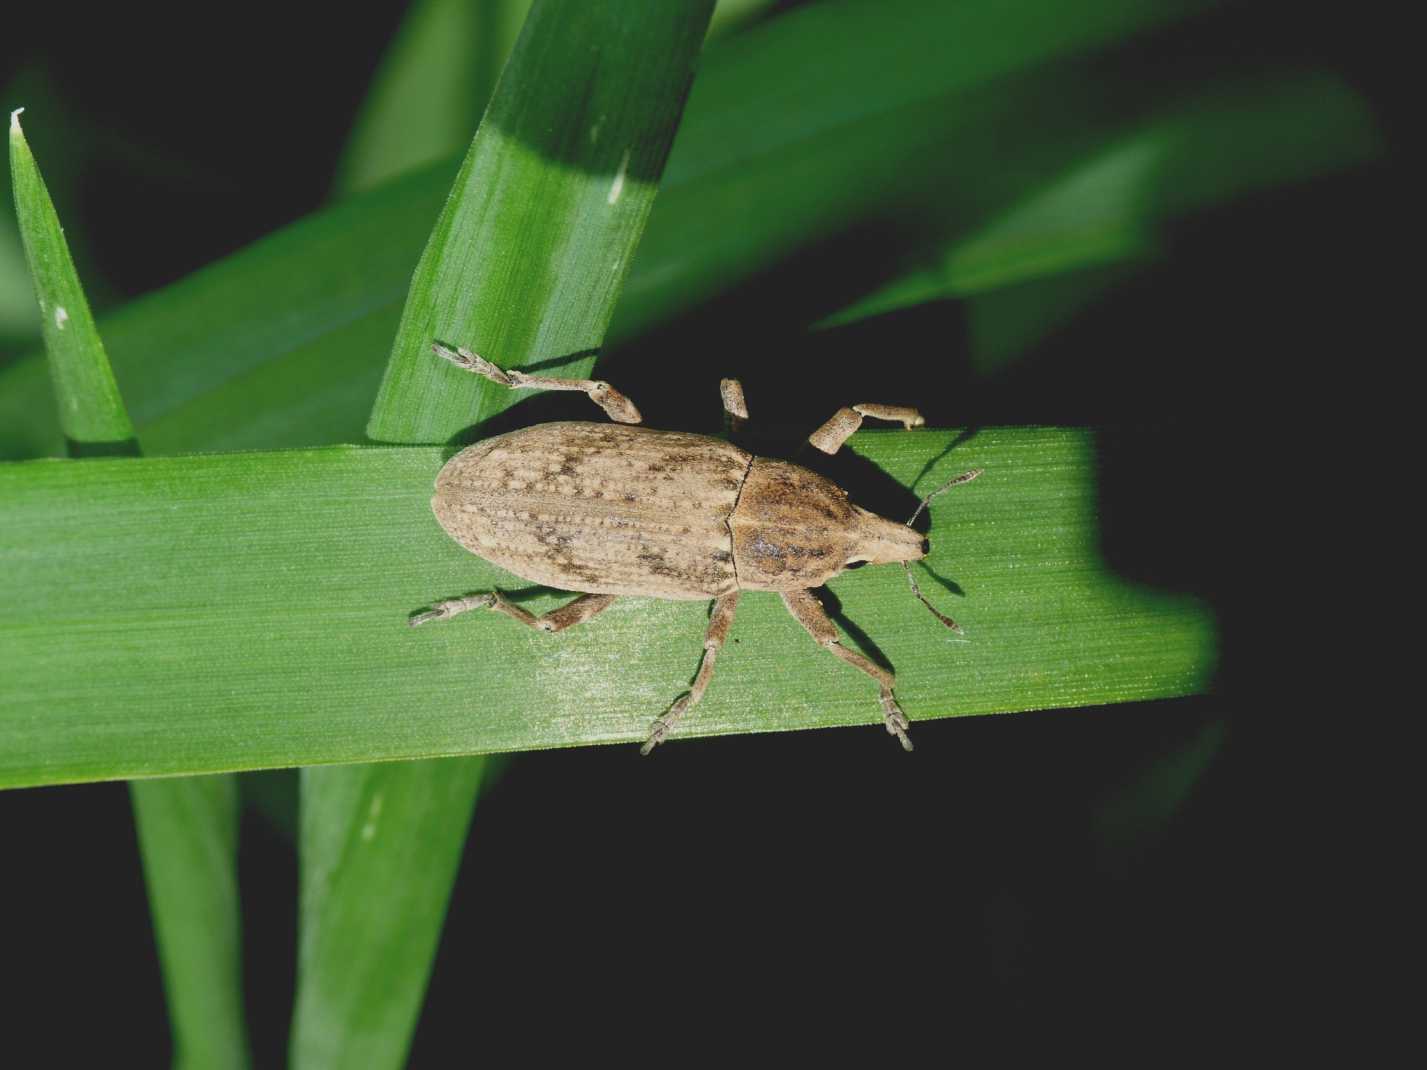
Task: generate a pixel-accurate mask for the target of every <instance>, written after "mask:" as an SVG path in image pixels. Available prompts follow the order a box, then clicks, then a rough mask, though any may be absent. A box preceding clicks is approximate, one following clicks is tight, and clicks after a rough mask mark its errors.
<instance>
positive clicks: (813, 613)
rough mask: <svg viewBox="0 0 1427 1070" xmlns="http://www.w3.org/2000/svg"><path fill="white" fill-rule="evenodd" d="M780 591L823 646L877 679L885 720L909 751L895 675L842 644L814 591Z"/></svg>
mask: <svg viewBox="0 0 1427 1070" xmlns="http://www.w3.org/2000/svg"><path fill="white" fill-rule="evenodd" d="M778 593H779V594H780V595H782V597H783V604H784V605H785V606H787V607H788V612H789V613H791V614H792V615H793V617H794V619H796V620H797V622H798V623H799V624H801V625H802V626H803V627H804V628H805V629H807V632H808V634H809V635H811V636H812V637H813V639H814V640H816V642H817V644H818V645H819V646H820V647H822V648H823V649H824V650H826V651H828V653H830V654H833V655H835V656H837V657H839V658H841V659H842V660H843V661H845V662H847V663H848V664H849V665H851V666H852V667H853V668H855V669H860V670H861V671H862V672H865V673H866V674H867V675H868V676H870V677H872V679H874V680H876V681H877V686H878V687H879V688H880V689H881V701H882V723H883V724H884V725H885V726H886V729H887V733H888V734H889V735H893V736H896V737H897V741H898V742H899V743H901V744H902V749H903V750H907V751H910V750H911V749H912V741H911V739H910V738H909V737H908V735H907V730H908V729H909V728H911V726H912V723H911V721H909V720H907V715H906V714H905V713H903V712H902V708H901V707H900V706H898V705H897V700H896V699H895V698H894V697H893V695H892V688H893V687H894V686H895V685H896V677H895V676H893V674H892V673H890V672H888V671H887V670H886V669H884V668H882V666H880V665H878V664H877V663H876V662H875V661H873V660H872V659H871V658H868V657H865V656H864V655H862V654H859V653H858V652H857V651H855V650H849V649H848V648H847V647H845V646H843V645H842V642H841V640H840V639H839V638H838V634H837V626H836V625H834V624H833V622H832V620H831V619H830V618H829V617H828V615H827V610H825V609H823V605H822V603H821V602H819V601H818V598H817V595H815V594H813V592H812V591H809V590H802V591H779V592H778Z"/></svg>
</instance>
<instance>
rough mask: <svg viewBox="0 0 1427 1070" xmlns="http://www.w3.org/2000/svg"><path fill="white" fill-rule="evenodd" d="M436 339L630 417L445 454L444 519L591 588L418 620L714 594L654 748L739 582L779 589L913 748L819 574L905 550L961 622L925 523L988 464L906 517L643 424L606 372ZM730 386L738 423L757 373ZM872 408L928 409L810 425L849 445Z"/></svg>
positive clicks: (855, 414) (697, 693)
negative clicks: (746, 386) (502, 360)
mask: <svg viewBox="0 0 1427 1070" xmlns="http://www.w3.org/2000/svg"><path fill="white" fill-rule="evenodd" d="M432 348H433V349H434V350H435V352H436V354H437V355H438V356H440V357H444V358H445V359H446V360H449V361H450V362H451V363H452V364H455V365H456V366H457V367H458V368H462V369H464V370H465V371H469V372H474V373H475V374H477V375H481V376H484V377H485V378H487V379H490V380H491V381H492V382H496V383H499V384H500V385H501V386H506V387H510V388H511V389H513V390H525V389H535V390H579V391H583V392H584V393H585V394H587V395H589V397H590V400H592V401H593V402H595V404H597V405H599V406H600V408H602V409H604V411H605V412H606V413H608V414H609V416H610V417H611V419H613V420H615V421H616V423H614V424H597V423H582V422H563V423H547V424H537V425H536V426H534V427H528V428H525V429H523V430H520V431H512V432H510V433H508V434H504V435H497V436H495V437H494V438H489V439H486V440H485V441H484V442H480V443H477V444H476V445H474V446H470V447H468V448H466V449H464V450H462V451H461V452H460V453H458V454H456V456H454V457H452V458H451V460H450V461H448V462H447V463H446V466H445V467H444V468H442V469H441V473H440V474H439V475H438V476H437V477H436V495H435V497H433V498H432V499H431V508H432V510H433V511H434V512H435V514H436V519H437V520H438V521H439V522H440V524H441V526H442V527H443V528H445V529H446V532H447V534H449V535H450V536H451V537H452V538H453V539H455V540H456V541H457V542H459V543H460V544H461V545H462V546H464V547H465V548H466V549H467V550H470V551H471V552H472V553H474V554H477V555H479V556H481V557H483V558H485V559H486V560H487V561H490V562H492V563H493V564H496V565H499V566H500V567H501V568H504V569H506V570H507V571H509V572H513V573H515V574H516V575H517V576H521V577H523V578H524V579H527V580H530V581H531V582H532V583H538V584H542V585H544V586H548V587H554V588H558V589H560V590H566V591H573V592H577V593H579V595H580V596H579V597H578V598H576V599H575V600H574V601H573V602H570V603H568V604H566V605H564V606H562V607H560V608H559V609H555V610H552V611H550V612H549V613H546V614H545V615H544V616H541V617H536V616H534V615H532V614H530V613H528V612H526V611H525V610H524V609H521V608H520V607H519V606H517V605H514V604H512V603H510V602H509V601H507V600H506V599H505V598H503V597H502V596H501V594H500V593H499V592H498V591H492V592H489V593H485V594H474V595H468V596H466V597H464V598H452V599H448V600H446V601H443V602H437V603H435V604H434V605H433V606H432V608H431V609H430V610H428V611H427V612H424V613H418V614H417V615H416V616H414V617H412V618H411V619H410V623H411V624H413V625H417V624H425V623H427V622H428V621H433V620H449V619H450V618H451V617H454V616H456V615H457V614H458V613H464V612H466V611H467V610H469V609H494V610H497V611H499V612H501V613H504V614H505V615H506V616H508V617H513V618H514V619H515V620H518V621H520V623H522V624H525V625H527V626H529V627H531V628H536V629H539V630H540V631H545V632H558V631H561V630H563V629H565V628H568V627H570V626H571V625H574V624H579V623H581V622H583V621H587V620H589V619H590V618H591V617H593V616H594V615H595V614H596V613H599V612H600V611H601V610H603V609H605V608H606V607H607V606H608V605H610V603H612V602H613V601H614V600H615V599H616V598H618V597H619V596H620V595H636V596H643V597H647V598H670V599H704V598H711V599H713V610H712V612H711V614H710V617H709V626H708V632H707V634H706V635H705V637H704V654H703V660H702V662H701V663H700V664H699V671H698V675H697V676H695V677H694V682H693V685H692V686H691V687H690V688H689V690H688V691H687V692H685V693H684V694H683V695H681V696H680V697H679V698H678V699H677V700H676V701H675V702H674V704H673V705H672V706H670V707H669V710H668V712H666V713H665V714H664V715H663V716H662V717H658V718H656V719H655V721H654V724H653V726H652V728H651V729H650V731H649V738H648V739H647V740H646V741H645V743H644V746H643V748H642V750H643V753H645V754H648V753H649V752H650V751H652V750H653V749H654V748H655V747H656V746H657V745H658V744H660V743H662V742H663V741H664V739H665V738H666V737H667V736H668V735H669V733H670V731H671V730H672V729H673V728H674V726H675V724H677V723H678V721H679V718H680V717H682V716H683V715H684V714H685V713H686V712H688V710H689V708H690V707H692V706H694V705H696V704H697V703H698V701H699V699H700V698H702V697H703V694H704V689H705V688H706V687H708V683H709V678H710V677H711V676H712V675H713V667H714V660H715V659H716V658H717V657H718V652H719V649H720V648H721V647H722V646H723V643H724V640H725V639H726V638H727V637H728V632H729V628H730V627H731V626H732V624H733V611H734V607H735V606H736V605H737V604H738V596H739V594H740V593H741V592H743V591H777V592H778V594H779V595H780V596H781V597H782V599H783V604H784V605H785V606H787V607H788V611H789V612H790V613H792V614H793V616H794V617H795V618H797V621H798V623H799V624H801V625H802V626H803V627H804V628H806V629H807V631H808V634H810V635H811V636H812V637H813V638H814V639H815V640H816V641H817V642H818V644H819V645H820V646H822V647H824V648H826V649H827V650H828V651H830V652H831V653H832V654H835V655H836V656H837V657H839V658H841V659H842V660H843V661H845V662H847V663H848V664H849V665H852V666H854V667H855V668H857V669H860V670H861V671H862V672H864V673H866V674H867V675H868V676H870V677H872V679H874V680H875V681H877V685H878V687H879V688H880V689H881V699H882V718H883V722H884V723H885V725H886V728H887V731H888V732H889V733H891V734H892V735H894V736H896V737H897V739H898V740H900V741H901V744H902V746H903V747H904V748H905V749H907V750H911V749H912V741H911V740H910V739H909V738H908V737H907V729H908V728H909V727H910V722H909V721H908V720H907V716H906V714H904V713H903V712H902V710H901V707H899V706H898V705H897V700H896V699H895V698H894V697H893V696H892V686H893V683H894V680H893V675H892V673H891V672H889V671H887V670H886V669H884V668H882V667H881V666H880V665H878V664H877V663H875V662H874V661H872V660H871V659H869V658H867V657H864V656H863V655H862V654H859V653H858V652H856V651H855V650H849V649H848V648H847V647H845V646H843V645H842V644H841V642H839V640H838V633H837V629H836V628H835V627H834V626H833V623H832V621H831V620H829V619H828V615H827V612H826V611H825V610H824V609H823V607H822V603H821V602H819V601H818V599H817V597H816V596H815V595H814V594H813V589H814V588H816V587H820V586H822V584H824V583H826V582H827V581H828V580H829V579H831V578H832V577H833V576H836V575H837V574H838V573H840V572H841V571H842V570H843V569H845V568H847V567H848V566H850V565H855V564H858V563H862V562H867V563H871V564H889V563H892V562H898V563H900V564H902V565H903V566H904V567H905V568H906V569H907V580H908V582H909V583H911V586H912V592H913V593H914V594H915V595H916V596H917V598H918V599H919V600H920V601H921V602H923V603H924V604H925V605H926V606H927V608H928V609H931V611H932V612H933V613H934V614H935V615H936V617H937V619H938V620H940V621H941V622H942V623H943V624H945V625H946V626H947V627H949V628H952V629H954V630H956V631H958V632H959V631H960V630H961V629H960V628H959V627H957V625H956V623H955V622H954V621H953V620H952V619H951V618H950V617H947V616H945V615H944V614H942V613H940V612H938V611H937V610H936V609H935V608H933V607H932V605H931V603H930V602H927V600H926V598H925V597H923V596H922V593H921V591H920V590H918V589H917V585H916V581H915V580H914V579H913V578H912V573H911V567H910V563H911V562H913V561H917V560H920V559H921V558H923V557H925V556H926V554H927V552H928V550H929V549H930V546H929V545H928V543H927V540H926V539H924V538H923V537H922V536H921V535H920V534H918V533H917V532H916V531H915V530H914V529H913V528H912V523H913V521H915V520H916V518H917V516H918V515H920V513H921V511H922V509H924V508H925V507H926V505H927V503H928V502H930V501H931V499H932V498H934V497H936V495H938V494H940V493H941V492H942V491H944V490H946V489H948V488H949V487H953V486H956V485H957V484H960V483H967V482H970V481H971V480H973V479H975V478H976V477H977V476H978V475H980V474H981V470H980V469H976V470H974V471H971V472H967V473H965V474H963V475H960V476H957V477H956V478H955V479H952V480H950V481H949V482H947V483H945V484H943V485H942V486H941V487H939V488H938V489H937V490H936V491H934V492H932V493H931V494H929V495H928V496H927V497H926V498H924V499H922V502H921V504H920V505H919V506H917V510H916V512H915V513H913V514H912V518H911V519H910V520H908V521H907V522H906V523H905V524H898V523H896V522H895V521H892V520H887V519H885V518H883V517H880V516H877V515H876V514H875V513H870V512H868V511H867V510H865V509H861V508H859V507H858V506H856V505H853V504H852V502H851V501H849V500H848V496H847V492H846V491H844V490H843V489H842V488H841V487H839V486H838V485H837V484H836V483H833V482H832V481H831V480H829V479H826V478H824V477H823V476H820V475H818V474H817V473H815V472H812V471H809V470H808V469H806V468H802V467H800V466H798V465H796V464H791V463H789V462H787V461H778V460H771V459H769V458H766V457H755V456H753V455H752V454H750V453H747V452H745V451H744V450H741V449H739V448H738V447H737V446H734V445H732V444H731V443H729V442H725V441H723V440H722V439H717V438H709V437H708V436H706V435H694V434H686V433H683V432H679V431H654V430H651V429H649V428H646V427H634V426H629V425H631V424H638V423H639V422H640V419H641V418H640V415H639V410H638V409H637V408H635V406H634V404H633V403H632V402H631V401H630V400H629V399H628V398H626V397H625V396H624V395H623V394H621V393H620V392H619V391H617V390H615V389H614V388H613V387H612V386H610V385H609V384H608V383H605V382H601V381H599V380H592V379H551V378H545V377H542V376H536V375H527V374H525V373H524V372H519V371H503V370H502V369H500V368H498V367H496V365H494V364H492V363H491V362H490V361H488V360H485V359H483V358H482V357H478V356H476V354H474V353H472V352H470V351H468V350H466V349H452V348H450V347H448V346H445V345H442V344H440V343H436V344H435V345H433V346H432ZM721 393H722V395H723V406H724V411H725V413H726V414H727V416H728V418H729V421H730V423H731V426H732V427H733V428H734V429H737V428H738V427H739V426H741V424H742V421H744V420H746V419H748V409H747V407H746V405H745V404H744V400H743V388H742V386H740V385H739V383H738V381H737V380H736V379H725V380H723V382H722V384H721ZM864 416H872V417H876V418H878V419H882V420H896V421H900V422H901V424H902V425H903V427H906V428H909V429H910V428H913V427H920V426H921V425H922V424H923V423H924V422H925V421H924V420H923V419H922V416H921V414H920V413H918V412H917V410H916V409H911V408H905V407H903V406H898V405H875V404H861V405H853V406H851V407H849V408H844V409H840V410H839V411H838V412H837V413H836V414H835V415H834V416H833V417H832V419H830V420H828V421H827V423H825V424H823V425H822V427H820V428H818V429H817V430H816V431H814V432H813V433H812V434H811V435H810V436H808V441H809V442H810V443H811V444H812V445H813V446H814V447H816V448H817V449H819V450H821V451H822V452H824V453H829V454H831V453H836V452H837V450H838V449H839V448H840V447H841V446H842V444H843V442H845V441H846V440H847V438H848V436H850V435H851V434H852V433H853V432H854V431H856V430H857V429H858V427H860V426H861V424H862V418H863V417H864Z"/></svg>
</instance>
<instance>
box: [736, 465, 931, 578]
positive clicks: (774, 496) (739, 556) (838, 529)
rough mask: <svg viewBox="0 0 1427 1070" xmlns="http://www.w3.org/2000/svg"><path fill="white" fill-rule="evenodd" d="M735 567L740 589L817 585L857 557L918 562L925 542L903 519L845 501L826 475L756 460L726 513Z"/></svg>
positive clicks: (866, 560) (884, 561) (869, 560)
mask: <svg viewBox="0 0 1427 1070" xmlns="http://www.w3.org/2000/svg"><path fill="white" fill-rule="evenodd" d="M729 528H730V530H731V531H732V533H733V558H734V568H735V570H736V571H737V573H738V585H739V586H740V587H742V588H744V589H746V590H765V591H787V590H797V589H800V588H807V587H817V586H820V585H821V584H823V583H825V582H827V581H828V580H829V579H831V578H832V577H833V576H836V575H837V574H838V573H839V572H841V571H842V570H843V569H845V568H847V567H849V566H851V565H858V564H863V563H868V564H879V565H880V564H889V563H893V562H906V561H918V560H920V559H921V558H923V557H925V556H926V553H927V544H926V540H925V539H924V538H922V536H921V535H919V534H918V533H917V532H915V531H913V530H912V529H911V528H909V527H908V526H907V525H906V524H898V523H896V522H895V521H892V520H887V519H886V518H885V517H880V516H878V515H877V514H876V513H871V512H868V511H867V510H866V509H863V508H861V507H860V506H856V505H853V504H852V502H851V501H849V500H848V497H847V492H846V491H845V490H843V489H842V488H841V487H839V486H838V485H837V484H836V483H834V482H832V481H831V480H830V479H826V478H824V477H823V476H820V475H818V474H817V473H816V472H811V471H809V470H808V469H806V468H803V467H801V466H799V465H795V464H789V463H788V462H786V461H775V460H769V459H768V458H765V457H759V458H756V459H755V460H754V461H753V464H752V467H750V468H749V471H748V476H747V478H746V479H745V480H744V483H743V488H742V490H741V491H740V492H739V496H738V505H737V507H736V508H735V510H734V513H733V516H731V517H730V518H729Z"/></svg>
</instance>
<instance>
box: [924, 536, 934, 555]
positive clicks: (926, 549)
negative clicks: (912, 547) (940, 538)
mask: <svg viewBox="0 0 1427 1070" xmlns="http://www.w3.org/2000/svg"><path fill="white" fill-rule="evenodd" d="M931 552H932V541H931V539H923V540H922V556H923V557H926V556H927V554H929V553H931Z"/></svg>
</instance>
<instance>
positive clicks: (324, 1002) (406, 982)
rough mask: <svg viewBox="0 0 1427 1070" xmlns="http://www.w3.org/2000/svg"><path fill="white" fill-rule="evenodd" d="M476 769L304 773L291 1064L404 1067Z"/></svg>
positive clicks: (478, 765) (411, 766)
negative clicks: (296, 976)
mask: <svg viewBox="0 0 1427 1070" xmlns="http://www.w3.org/2000/svg"><path fill="white" fill-rule="evenodd" d="M483 769H484V765H483V762H482V761H481V760H480V759H465V760H459V761H450V760H447V761H431V762H398V763H388V764H383V765H358V766H347V767H342V768H318V769H304V770H303V771H302V821H301V840H300V844H299V846H300V850H301V859H302V869H301V881H302V890H301V904H300V913H299V918H298V921H299V927H300V932H301V938H300V939H301V943H300V948H299V962H298V994H297V1006H296V1012H295V1016H294V1019H293V1033H292V1044H291V1062H292V1065H293V1066H294V1067H298V1068H307V1067H317V1066H363V1067H372V1068H381V1067H393V1066H402V1065H404V1064H405V1057H406V1050H407V1047H408V1046H409V1044H410V1042H411V1034H412V1031H413V1029H414V1028H415V1025H416V1018H417V1014H418V1012H419V1011H420V1008H421V1000H422V996H423V994H424V992H425V989H426V980H427V977H428V975H429V973H430V971H431V961H432V959H433V957H434V956H435V953H436V944H437V941H438V940H439V938H440V934H441V923H442V921H443V920H444V916H445V913H446V903H447V901H448V900H449V898H450V894H451V886H452V883H453V882H454V881H455V877H456V870H457V867H458V866H459V864H460V860H461V850H462V848H463V847H464V846H465V840H466V828H467V826H468V825H469V823H470V817H471V809H472V807H473V806H474V805H475V799H476V790H477V788H478V787H479V785H480V780H481V775H482V772H483Z"/></svg>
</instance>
